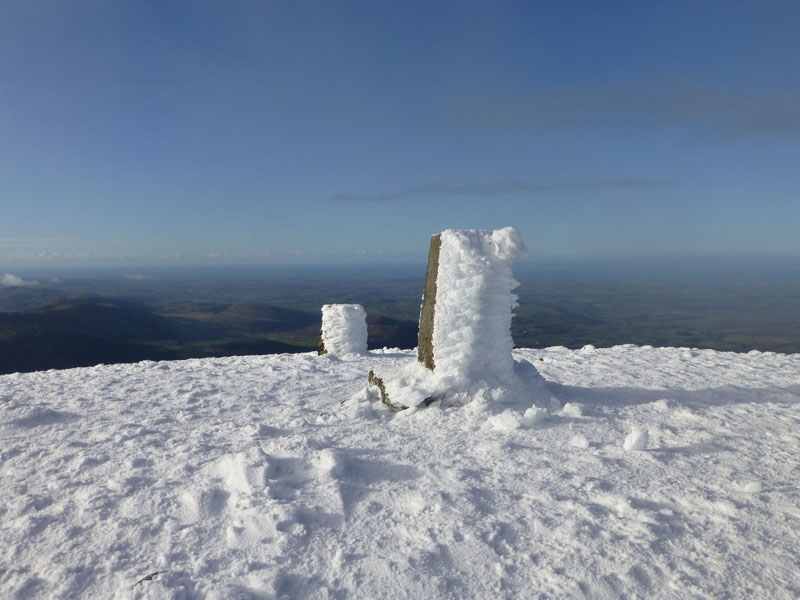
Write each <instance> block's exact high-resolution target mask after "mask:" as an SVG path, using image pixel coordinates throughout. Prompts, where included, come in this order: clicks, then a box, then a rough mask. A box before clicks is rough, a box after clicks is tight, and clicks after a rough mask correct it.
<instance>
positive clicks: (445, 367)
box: [433, 227, 527, 382]
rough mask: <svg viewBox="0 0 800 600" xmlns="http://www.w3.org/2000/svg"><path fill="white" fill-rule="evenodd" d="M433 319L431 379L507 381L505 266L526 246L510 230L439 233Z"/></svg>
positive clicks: (510, 279)
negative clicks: (432, 365) (433, 360)
mask: <svg viewBox="0 0 800 600" xmlns="http://www.w3.org/2000/svg"><path fill="white" fill-rule="evenodd" d="M441 240H442V245H441V249H440V251H439V272H438V276H437V279H436V312H435V313H434V320H433V349H434V356H435V357H436V358H435V360H436V367H435V369H434V371H435V374H436V376H437V378H439V379H444V378H451V379H454V380H465V379H469V380H476V379H478V380H486V381H494V382H507V381H509V380H510V379H511V378H512V377H513V369H514V361H513V359H512V358H511V350H512V348H513V347H514V341H513V340H512V339H511V311H512V309H513V308H514V307H516V306H517V297H516V295H515V294H513V293H512V290H513V289H514V288H516V287H517V286H518V285H519V283H517V281H516V280H515V279H514V276H513V274H512V272H511V262H512V261H514V260H515V259H517V258H521V257H523V256H525V254H526V253H527V248H525V245H524V244H523V243H522V236H520V234H519V232H518V231H517V230H516V229H514V228H513V227H505V228H503V229H498V230H496V231H482V230H464V231H457V230H453V229H448V230H447V231H444V232H442V237H441Z"/></svg>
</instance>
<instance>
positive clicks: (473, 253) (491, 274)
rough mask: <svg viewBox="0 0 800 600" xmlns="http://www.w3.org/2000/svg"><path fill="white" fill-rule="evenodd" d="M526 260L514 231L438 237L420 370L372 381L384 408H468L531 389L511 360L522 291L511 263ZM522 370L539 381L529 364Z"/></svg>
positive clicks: (424, 314) (424, 319) (424, 317)
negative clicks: (478, 400) (438, 404)
mask: <svg viewBox="0 0 800 600" xmlns="http://www.w3.org/2000/svg"><path fill="white" fill-rule="evenodd" d="M526 253H527V249H526V248H525V244H523V243H522V237H521V236H520V234H519V232H518V231H517V230H516V229H514V228H513V227H505V228H503V229H497V230H495V231H484V230H453V229H448V230H446V231H444V232H442V233H441V234H439V235H435V236H433V238H432V239H431V246H430V253H429V256H428V273H427V277H426V280H425V290H424V294H423V302H422V309H421V311H420V324H419V345H418V350H417V353H418V354H417V355H418V361H419V364H418V365H416V368H415V366H408V367H407V368H404V369H401V370H400V371H399V372H398V373H394V374H391V373H386V374H376V373H374V372H373V373H371V374H370V383H371V384H372V385H373V386H374V387H376V388H378V389H379V390H380V393H381V398H382V400H383V401H384V403H385V404H388V405H389V406H392V407H393V408H406V407H411V406H418V405H420V404H430V403H431V402H433V401H435V400H440V399H445V398H449V400H450V401H452V402H455V403H462V402H465V401H469V400H470V399H472V397H473V396H475V395H476V394H477V395H480V396H482V397H484V398H486V399H487V400H489V399H498V398H500V397H503V396H505V397H507V396H508V392H509V390H511V389H513V390H515V392H517V391H520V390H522V389H523V388H524V387H525V386H522V385H520V383H521V382H520V381H519V377H518V376H519V371H520V368H519V367H518V366H515V363H514V359H513V358H512V355H511V350H512V349H513V347H514V342H513V339H512V338H511V316H512V314H511V311H512V309H513V308H514V307H515V306H516V305H517V302H516V301H517V298H516V296H515V295H514V293H513V290H514V288H516V287H517V285H519V284H518V283H517V281H516V280H515V279H514V276H513V274H512V272H511V263H512V262H513V261H514V260H516V259H518V258H521V257H523V256H524V255H525V254H526ZM522 370H523V371H525V372H526V373H527V374H528V375H531V376H534V377H536V376H538V374H537V373H536V370H535V368H533V366H532V365H530V364H529V363H528V364H527V365H526V366H524V367H522ZM528 387H530V386H528ZM534 387H535V386H534ZM487 396H489V397H487Z"/></svg>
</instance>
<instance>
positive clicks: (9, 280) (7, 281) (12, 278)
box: [0, 273, 39, 287]
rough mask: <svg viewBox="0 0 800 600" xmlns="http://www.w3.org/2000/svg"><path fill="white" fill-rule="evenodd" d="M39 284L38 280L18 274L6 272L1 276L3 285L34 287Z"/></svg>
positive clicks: (0, 281) (0, 284)
mask: <svg viewBox="0 0 800 600" xmlns="http://www.w3.org/2000/svg"><path fill="white" fill-rule="evenodd" d="M35 285H39V282H38V281H31V280H25V279H23V278H22V277H19V276H17V275H12V274H11V273H6V274H5V275H3V276H2V277H0V286H3V287H33V286H35Z"/></svg>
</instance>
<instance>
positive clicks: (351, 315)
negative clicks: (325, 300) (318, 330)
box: [322, 304, 367, 356]
mask: <svg viewBox="0 0 800 600" xmlns="http://www.w3.org/2000/svg"><path fill="white" fill-rule="evenodd" d="M366 318H367V313H366V312H365V311H364V307H363V306H361V305H360V304H326V305H324V306H323V307H322V343H323V344H324V346H325V350H326V352H327V353H329V354H334V355H336V356H343V355H345V354H366V353H367V321H366Z"/></svg>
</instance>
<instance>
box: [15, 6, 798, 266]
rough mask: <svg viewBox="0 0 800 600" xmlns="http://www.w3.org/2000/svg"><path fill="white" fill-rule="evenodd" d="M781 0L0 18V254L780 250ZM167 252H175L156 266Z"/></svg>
mask: <svg viewBox="0 0 800 600" xmlns="http://www.w3.org/2000/svg"><path fill="white" fill-rule="evenodd" d="M798 23H800V3H797V2H733V1H726V2H715V1H711V0H704V1H703V2H695V1H692V2H678V1H671V2H641V1H634V2H595V1H591V2H570V1H565V2H533V1H529V2H500V3H498V2H488V1H487V2H474V3H471V2H431V1H425V2H414V1H404V2H375V1H374V0H371V1H364V2H355V1H353V2H333V1H325V2H319V3H316V2H261V1H259V2H231V3H227V2H202V1H200V2H196V1H191V2H169V1H163V0H159V1H151V2H147V1H141V0H137V1H132V2H124V1H114V2H106V1H104V0H103V1H101V0H98V1H95V2H86V1H80V0H75V1H71V2H59V1H52V2H49V1H48V2H45V1H39V0H11V1H8V2H2V3H0V265H2V264H5V265H7V266H9V265H16V264H34V263H41V262H44V263H46V264H56V263H59V264H61V263H63V264H70V263H81V262H92V261H99V262H103V261H106V262H114V261H118V262H127V263H130V262H149V261H156V262H158V261H166V262H169V261H172V260H180V261H191V262H200V263H203V262H212V263H213V262H216V261H231V262H240V261H245V262H246V261H264V262H270V261H278V262H281V261H286V260H304V261H310V262H316V261H320V260H325V261H327V260H331V261H351V260H353V259H356V258H363V259H368V260H373V259H377V260H404V259H407V258H413V259H416V258H418V257H419V256H424V254H425V252H426V249H427V241H428V239H429V237H430V235H432V234H433V233H436V232H439V231H441V230H443V229H446V228H496V227H501V226H505V225H513V226H515V227H517V228H518V229H519V230H520V231H521V232H522V234H523V237H524V239H525V241H526V244H527V245H528V247H529V248H530V250H531V252H532V254H535V255H537V256H573V257H585V256H593V257H595V256H601V257H602V256H608V257H616V256H673V255H680V256H686V255H689V256H695V255H697V256H708V255H710V256H729V255H736V256H738V255H762V256H769V255H782V256H795V257H800V233H799V232H800V164H798V163H800V58H799V57H800V35H798ZM178 256H180V258H175V257H178Z"/></svg>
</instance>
